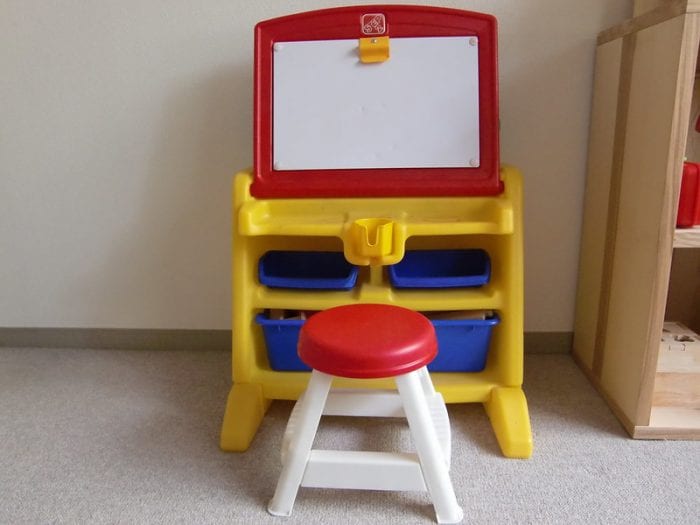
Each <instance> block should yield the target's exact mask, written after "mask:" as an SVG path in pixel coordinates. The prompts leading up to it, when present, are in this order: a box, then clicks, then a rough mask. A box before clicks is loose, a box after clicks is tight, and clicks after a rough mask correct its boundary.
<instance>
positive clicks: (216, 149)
mask: <svg viewBox="0 0 700 525" xmlns="http://www.w3.org/2000/svg"><path fill="white" fill-rule="evenodd" d="M367 3H372V2H367ZM383 3H388V2H386V1H385V2H383ZM403 3H406V2H403ZM424 3H427V4H435V5H443V6H446V7H457V8H463V9H471V10H475V11H483V12H489V13H491V14H494V15H496V16H497V17H498V19H499V24H500V34H499V46H500V49H499V53H500V83H501V84H500V85H501V92H500V95H501V98H500V100H501V129H502V149H501V153H502V155H501V156H502V159H503V160H504V161H506V162H508V163H511V164H515V165H517V166H519V167H520V168H521V169H522V170H523V171H524V173H525V179H526V211H525V215H526V218H525V227H526V328H527V329H528V330H531V331H540V330H554V331H558V330H562V331H568V330H571V329H572V326H573V310H574V294H575V287H576V271H577V264H578V243H579V230H580V225H581V206H582V198H583V195H582V190H583V186H584V174H585V151H586V143H587V127H588V114H589V108H590V97H591V83H592V78H591V76H592V69H593V53H594V48H595V37H596V34H597V33H598V32H599V31H600V30H602V29H604V28H607V27H609V26H611V25H614V24H616V23H618V22H620V21H622V20H623V19H625V18H627V17H628V16H629V15H630V14H631V7H632V6H631V2H630V1H629V0H588V1H585V2H582V1H580V0H528V1H527V2H522V1H519V0H491V1H487V0H473V1H447V0H445V1H442V2H430V1H426V2H424ZM335 5H342V3H341V2H321V1H318V0H300V1H295V2H291V1H290V2H283V1H274V0H265V1H260V2H252V1H251V2H247V1H244V0H228V1H223V0H209V1H204V2H192V1H191V0H148V1H143V0H102V1H100V2H84V1H81V0H60V1H52V2H48V1H40V0H0V326H5V327H22V326H24V327H86V328H87V327H103V328H193V329H222V328H228V327H230V264H229V261H230V229H231V227H230V212H231V210H230V200H229V194H230V184H231V176H232V174H233V173H234V172H235V171H236V170H237V169H238V168H241V167H246V166H248V165H250V164H251V163H252V154H251V153H252V152H251V150H252V140H251V139H252V57H253V47H252V43H253V38H252V35H253V32H252V31H253V26H254V24H255V23H256V22H257V21H259V20H263V19H267V18H272V17H275V16H280V15H284V14H288V13H291V12H296V11H305V10H310V9H317V8H321V7H330V6H335Z"/></svg>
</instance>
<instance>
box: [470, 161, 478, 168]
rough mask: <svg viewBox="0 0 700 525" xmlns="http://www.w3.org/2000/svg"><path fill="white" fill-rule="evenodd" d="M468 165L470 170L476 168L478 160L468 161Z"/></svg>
mask: <svg viewBox="0 0 700 525" xmlns="http://www.w3.org/2000/svg"><path fill="white" fill-rule="evenodd" d="M469 165H470V166H471V167H472V168H478V167H479V159H469Z"/></svg>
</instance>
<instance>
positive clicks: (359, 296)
mask: <svg viewBox="0 0 700 525" xmlns="http://www.w3.org/2000/svg"><path fill="white" fill-rule="evenodd" d="M255 53H256V56H255V152H254V157H255V164H254V167H253V169H252V171H244V172H241V173H239V174H238V175H236V177H235V183H234V191H233V385H232V388H231V392H230V394H229V397H228V402H227V406H226V413H225V416H224V422H223V428H222V432H221V447H222V448H223V449H224V450H232V451H243V450H246V449H247V448H248V446H249V445H250V443H251V441H252V439H253V437H254V435H255V433H256V431H257V428H258V426H259V424H260V422H261V420H262V418H263V416H264V414H265V411H266V409H267V407H268V406H269V403H270V402H271V401H272V400H274V399H287V400H293V399H297V398H298V396H299V395H300V394H301V393H302V392H303V391H304V389H305V387H306V383H307V381H308V375H309V374H308V372H307V371H303V370H302V368H300V367H298V366H297V363H296V362H295V357H296V356H295V349H294V346H295V345H294V341H295V339H294V338H295V337H296V334H297V333H298V329H299V326H300V325H301V324H302V323H303V322H304V321H303V317H304V316H306V315H312V314H313V312H316V311H320V310H325V309H328V308H330V307H334V306H339V305H343V304H350V303H381V304H396V305H400V306H404V307H407V308H411V309H413V310H417V311H420V312H424V313H426V314H429V317H431V316H432V317H433V318H434V319H436V320H435V321H434V324H435V327H436V331H437V332H438V339H439V344H440V350H439V352H442V354H443V355H442V357H452V356H450V355H449V354H450V353H454V354H455V355H454V357H455V358H456V361H453V360H451V359H448V361H450V362H449V363H447V364H444V365H441V366H442V368H440V366H438V370H439V371H435V370H433V371H432V372H431V377H432V379H433V382H434V383H435V387H436V388H437V390H438V391H439V392H441V393H442V395H443V396H444V398H445V401H446V402H448V403H467V402H478V403H483V404H484V407H485V408H486V411H487V413H488V415H489V418H490V420H491V423H492V425H493V428H494V431H495V433H496V437H497V439H498V442H499V444H500V447H501V450H502V451H503V453H504V455H506V456H508V457H529V456H530V455H531V453H532V439H531V432H530V422H529V416H528V411H527V403H526V400H525V396H524V394H523V391H522V388H521V386H522V379H523V259H522V218H521V217H522V190H521V186H522V181H521V176H520V173H519V172H518V171H517V170H516V169H515V168H512V167H506V166H501V165H500V162H499V157H498V108H497V77H496V70H497V68H496V22H495V19H494V18H493V17H490V16H488V15H482V14H477V13H471V12H466V11H458V10H452V9H442V8H433V7H418V6H361V7H348V8H337V9H327V10H321V11H313V12H308V13H301V14H298V15H292V16H288V17H283V18H277V19H273V20H269V21H265V22H261V23H260V24H258V25H257V26H256V30H255ZM472 252H474V253H477V252H478V253H482V252H485V253H486V254H488V266H487V268H486V270H487V272H488V279H487V280H486V281H485V282H484V283H483V284H481V285H480V286H477V287H465V286H463V285H460V284H459V282H458V281H453V280H451V279H452V276H451V275H447V276H440V275H438V276H435V277H436V278H435V279H434V280H431V279H432V277H431V276H428V281H427V282H428V284H427V285H426V284H425V282H426V281H425V279H424V280H422V281H420V282H421V283H422V284H420V285H419V286H417V287H413V286H411V285H410V284H409V285H408V287H404V286H403V285H402V284H397V282H396V281H395V280H394V274H395V272H393V271H392V272H389V271H388V268H389V267H390V265H397V266H396V267H395V268H399V266H398V264H399V263H402V261H403V262H404V263H406V261H407V260H408V259H409V258H408V257H406V254H417V255H418V256H421V255H425V254H431V255H434V256H435V257H432V259H433V261H437V260H439V259H440V257H439V255H446V254H447V255H448V256H449V254H451V253H460V254H464V253H468V254H470V253H472ZM269 253H275V254H277V255H279V254H280V253H281V254H282V257H284V254H285V253H286V254H288V255H289V256H290V257H292V256H294V257H297V256H299V255H300V254H301V256H302V257H303V256H305V255H308V257H309V259H308V261H307V262H306V264H305V265H302V266H300V267H299V268H300V269H299V270H298V271H299V272H300V277H301V279H296V280H295V279H292V280H290V281H289V286H285V285H284V282H283V284H282V285H279V284H277V281H275V283H274V284H271V283H272V281H267V276H266V272H267V271H270V270H272V271H274V270H278V269H279V268H277V266H275V267H274V268H265V267H264V266H265V264H266V261H268V260H269V259H268V258H266V257H265V256H266V254H269ZM328 253H331V254H332V253H335V254H343V257H341V265H342V264H347V265H348V266H349V267H351V268H352V269H353V274H352V275H353V278H352V280H349V281H344V283H343V284H342V285H340V286H336V285H335V284H334V285H330V286H328V287H327V288H332V289H324V285H323V283H324V282H326V281H324V279H326V278H327V277H328V274H329V272H331V271H330V270H328V268H329V266H328V264H329V263H328V259H314V257H321V254H326V255H323V257H328ZM343 258H344V261H343V260H342V259H343ZM429 259H430V257H429ZM261 261H262V262H261ZM291 261H292V259H291V258H290V265H289V268H292V266H293V265H292V264H291ZM315 261H317V262H318V261H324V262H322V263H321V262H318V265H319V266H318V270H319V271H318V275H314V264H316V262H315ZM421 264H424V263H421ZM429 266H430V263H428V267H424V266H421V265H420V264H419V266H418V273H420V271H423V270H425V271H427V272H428V273H430V272H432V271H433V270H437V272H438V273H439V272H440V271H442V270H441V269H440V268H436V267H433V268H430V267H429ZM322 268H326V270H324V271H322ZM282 271H283V272H284V271H285V269H284V268H283V269H282ZM290 272H292V273H293V270H290ZM331 273H332V272H331ZM283 277H285V276H283ZM286 277H289V276H288V275H287V276H286ZM292 277H294V276H292ZM442 277H447V279H446V280H443V279H442ZM443 282H444V283H446V284H444V285H443V284H442V283H443ZM319 283H321V284H320V285H319ZM289 312H295V313H297V314H298V315H293V316H292V317H297V318H288V317H285V316H287V315H288V314H289ZM482 312H485V313H484V314H482ZM480 315H482V316H487V317H488V319H489V320H490V321H489V323H488V324H489V327H491V326H493V330H492V333H491V331H490V330H491V328H489V329H488V330H489V333H488V337H486V342H485V343H478V342H476V341H475V340H474V339H472V337H473V333H472V332H473V328H472V326H471V325H469V326H467V325H466V324H465V323H472V322H475V323H476V324H475V325H474V326H477V325H478V323H479V321H471V320H470V321H464V320H459V318H460V317H464V318H473V317H479V316H480ZM438 319H439V320H438ZM451 323H454V324H455V325H457V326H458V327H460V328H461V329H463V330H464V331H463V332H462V333H464V334H465V335H464V337H462V336H460V335H459V334H460V332H457V335H447V334H448V331H449V330H450V329H451V328H453V327H452V326H451ZM496 323H497V324H496ZM494 325H495V326H494ZM465 326H466V329H465V328H464V327H465ZM295 330H296V331H295ZM397 330H400V327H397ZM450 334H451V332H450ZM470 334H471V335H470ZM441 337H442V339H441ZM290 341H291V342H290ZM443 343H444V344H443ZM479 344H482V345H483V348H482V349H478V348H476V346H478V345H479ZM463 352H464V353H474V352H477V353H478V352H483V359H485V363H484V362H482V364H481V365H474V364H471V361H470V363H469V364H464V363H465V361H460V359H461V355H458V354H461V353H463ZM281 354H285V355H281ZM465 355H466V354H465ZM280 357H282V359H279V358H280ZM477 361H478V359H477ZM482 361H483V360H482ZM280 362H281V363H282V364H281V365H280ZM459 362H461V363H462V364H459ZM454 363H457V364H454ZM336 386H340V387H347V388H352V387H353V380H343V381H341V382H340V383H338V384H337V385H336ZM374 386H376V387H377V388H391V387H392V386H391V385H388V384H387V383H386V381H384V380H380V381H376V382H375V384H374Z"/></svg>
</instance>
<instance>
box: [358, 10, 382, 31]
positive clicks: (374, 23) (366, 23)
mask: <svg viewBox="0 0 700 525" xmlns="http://www.w3.org/2000/svg"><path fill="white" fill-rule="evenodd" d="M361 24H362V34H363V35H383V34H384V33H386V18H385V17H384V15H383V14H381V13H367V14H366V15H362V20H361Z"/></svg>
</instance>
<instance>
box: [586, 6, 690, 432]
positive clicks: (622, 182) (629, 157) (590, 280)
mask: <svg viewBox="0 0 700 525" xmlns="http://www.w3.org/2000/svg"><path fill="white" fill-rule="evenodd" d="M699 44H700V2H698V1H673V2H664V3H663V5H662V6H661V7H658V8H656V9H653V10H651V11H649V12H646V13H644V14H642V15H641V16H638V17H636V18H633V19H632V20H629V21H627V22H625V23H623V24H621V25H620V26H618V27H615V28H612V29H609V30H606V31H604V32H602V33H601V34H600V35H599V37H598V46H597V53H596V68H595V82H594V99H593V109H592V115H591V132H590V142H589V153H588V176H587V181H586V197H585V203H584V224H583V231H582V241H581V259H580V270H579V286H578V293H577V302H576V304H577V312H576V322H575V328H574V330H575V335H574V348H573V354H574V358H575V359H576V361H577V362H578V363H579V365H580V366H581V368H582V369H583V370H584V371H585V372H586V373H587V375H588V376H589V378H590V379H591V381H592V382H593V383H594V384H595V385H596V387H597V388H598V389H599V390H600V392H601V393H602V394H603V396H604V397H605V398H606V400H607V401H608V403H609V404H610V406H611V408H612V410H613V411H614V412H615V414H616V415H617V416H618V418H619V419H620V421H621V422H622V424H623V425H624V427H625V428H626V429H627V431H628V432H629V433H630V435H631V436H633V437H635V438H699V437H700V391H699V388H700V363H699V362H698V361H696V362H695V364H691V365H689V366H684V367H677V373H675V374H673V375H668V374H666V375H664V374H665V373H666V371H665V369H664V367H659V363H660V361H659V357H660V345H661V337H662V330H663V323H664V321H665V320H666V321H681V322H683V323H684V324H686V325H687V326H689V327H690V328H692V329H693V330H694V331H695V332H696V333H697V332H699V331H700V228H697V227H696V228H694V229H692V230H682V231H681V230H676V229H675V219H676V214H677V209H678V196H679V192H680V180H681V173H682V163H683V160H684V157H685V156H686V143H687V138H688V129H689V126H690V125H691V122H690V121H691V117H694V116H695V114H696V113H697V111H694V110H693V109H691V108H693V107H694V106H697V104H698V102H697V100H696V101H694V100H693V92H694V91H695V89H694V84H695V78H696V70H697V58H698V45H699ZM692 124H693V125H694V122H693V123H692ZM693 133H695V132H693ZM688 160H691V161H700V158H695V159H694V158H689V159H688ZM685 357H687V355H686V356H685ZM668 358H669V356H667V355H664V356H662V359H661V362H662V363H664V364H666V363H667V362H668ZM669 378H670V382H669ZM662 390H663V392H662ZM669 390H671V391H672V392H671V394H672V395H666V394H668V392H669Z"/></svg>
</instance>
